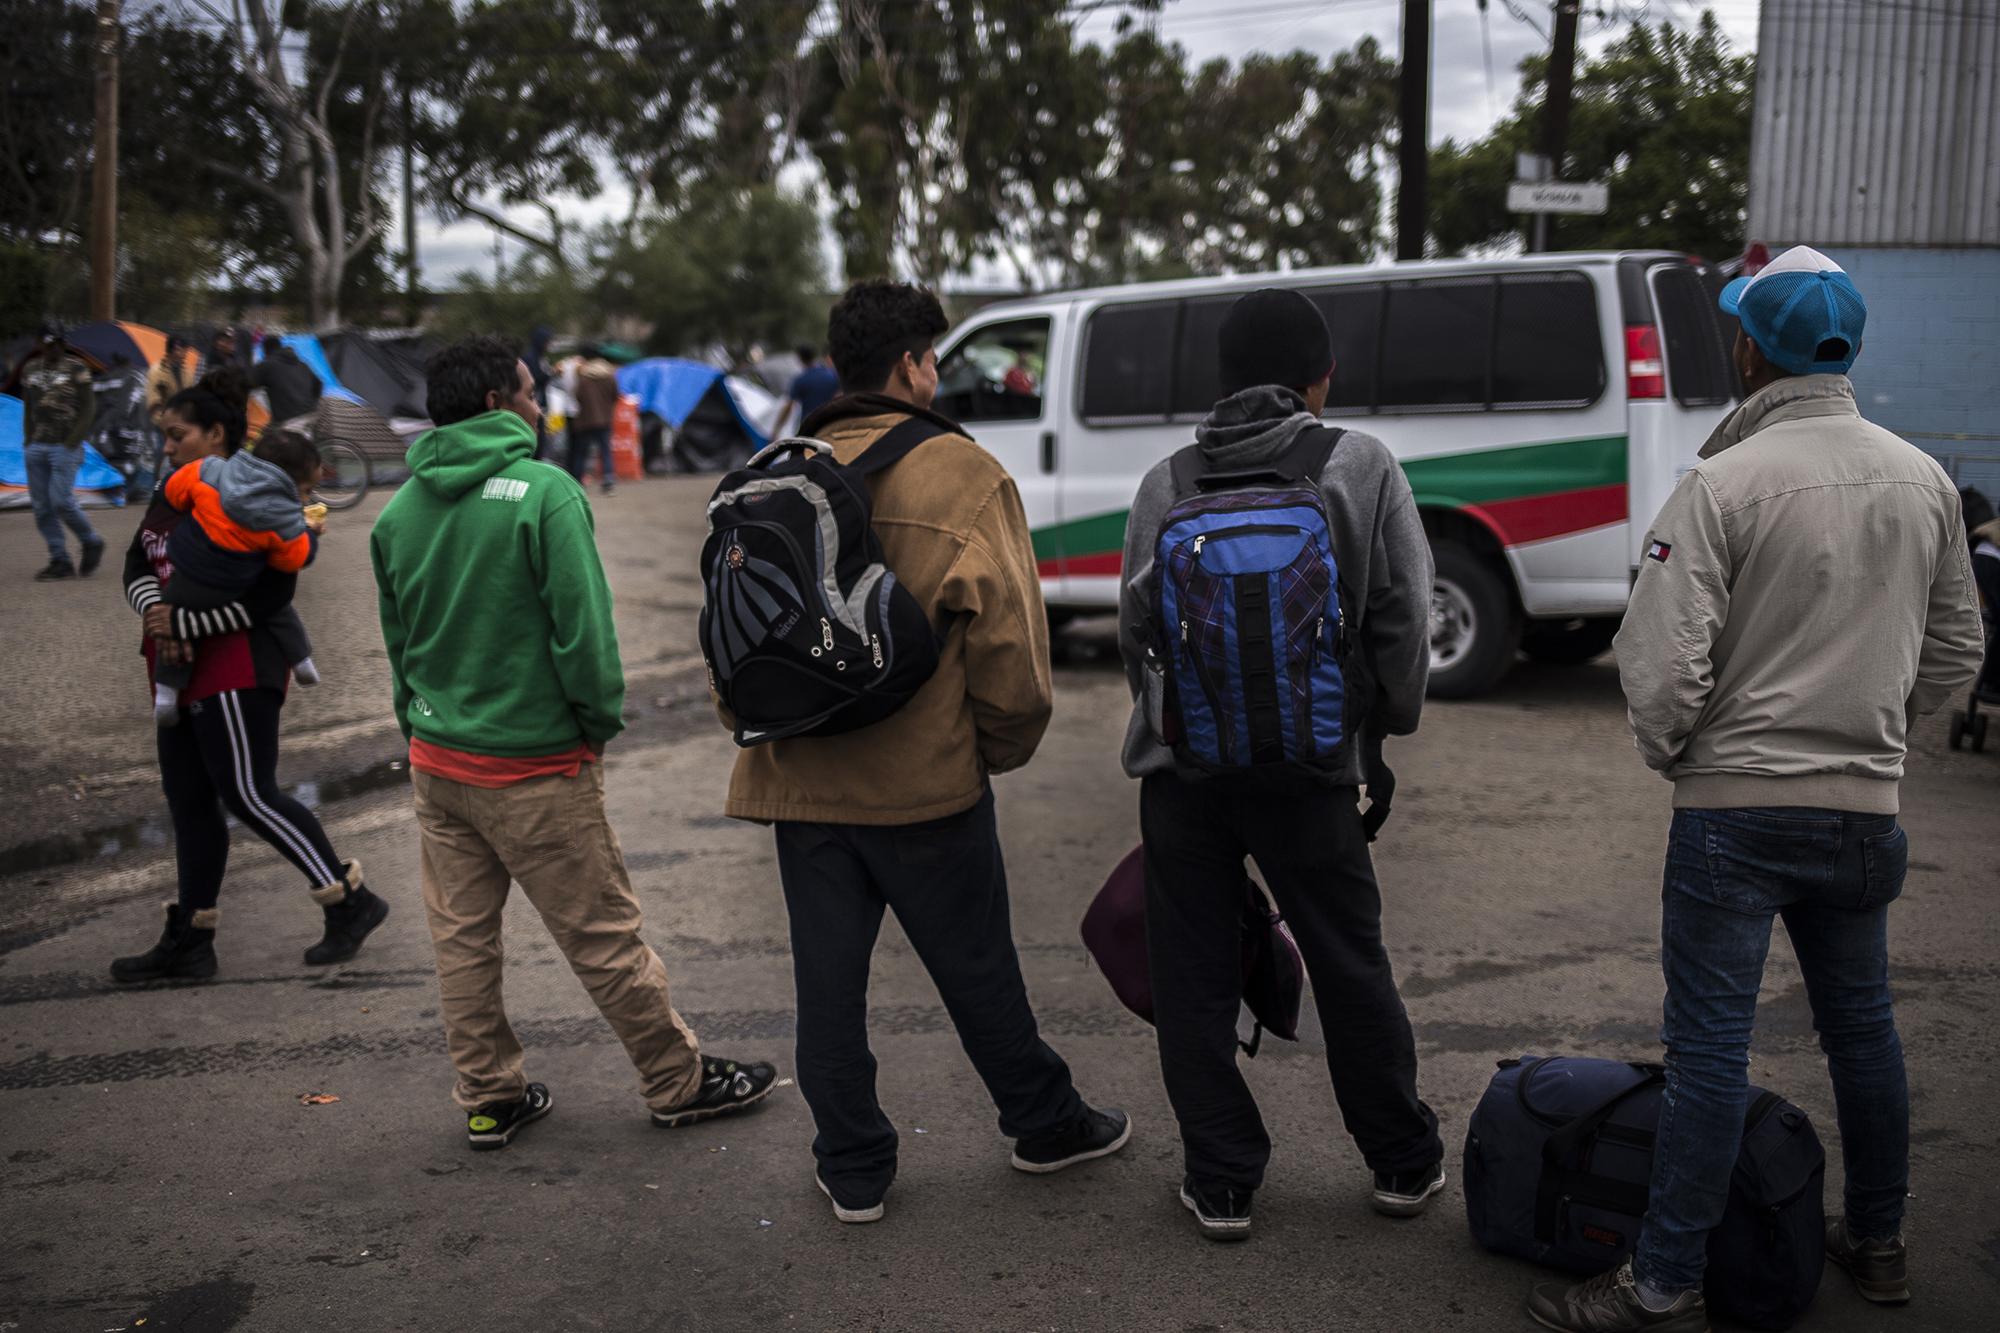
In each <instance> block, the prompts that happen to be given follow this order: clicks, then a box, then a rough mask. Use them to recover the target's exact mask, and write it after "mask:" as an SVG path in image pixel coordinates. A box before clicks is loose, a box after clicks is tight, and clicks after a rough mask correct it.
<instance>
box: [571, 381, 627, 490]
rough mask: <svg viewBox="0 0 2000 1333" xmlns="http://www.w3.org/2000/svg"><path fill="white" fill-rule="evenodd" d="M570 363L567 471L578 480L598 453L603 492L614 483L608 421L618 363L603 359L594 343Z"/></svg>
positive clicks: (612, 412)
mask: <svg viewBox="0 0 2000 1333" xmlns="http://www.w3.org/2000/svg"><path fill="white" fill-rule="evenodd" d="M578 350H579V354H580V358H581V359H579V360H578V361H577V362H576V363H575V364H574V365H572V366H571V367H570V370H569V374H568V376H567V377H566V382H565V383H564V385H563V387H564V388H565V389H567V390H568V391H569V396H570V397H571V398H572V399H574V400H575V401H576V419H575V420H573V421H571V422H570V423H569V474H570V475H571V476H572V477H575V478H576V479H577V480H578V481H579V482H581V481H582V480H583V478H584V474H585V473H587V472H588V471H589V470H590V456H591V455H592V454H593V453H594V454H596V455H597V457H598V460H599V461H598V469H599V474H600V475H599V477H598V480H599V482H600V483H601V485H602V489H603V492H604V494H606V495H609V494H611V492H612V489H613V488H614V487H615V486H616V485H617V476H616V473H615V472H614V470H613V468H612V466H611V423H612V421H613V420H614V419H615V418H616V416H617V413H618V367H616V366H614V365H612V364H611V363H610V362H609V361H606V360H605V359H604V354H603V352H602V351H600V350H599V348H598V346H597V344H596V343H585V344H584V345H583V346H582V347H581V348H580V349H578Z"/></svg>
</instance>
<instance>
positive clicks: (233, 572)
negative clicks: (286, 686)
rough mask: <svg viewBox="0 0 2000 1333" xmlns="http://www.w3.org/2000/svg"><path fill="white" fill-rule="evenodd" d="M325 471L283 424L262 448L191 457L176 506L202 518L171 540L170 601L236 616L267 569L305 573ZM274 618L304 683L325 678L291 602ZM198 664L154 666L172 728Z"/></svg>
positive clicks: (162, 709)
mask: <svg viewBox="0 0 2000 1333" xmlns="http://www.w3.org/2000/svg"><path fill="white" fill-rule="evenodd" d="M319 478H320V461H319V451H318V449H316V448H315V447H314V446H313V444H312V442H311V441H309V440H307V439H305V438H304V437H303V436H300V435H296V434H293V433H292V432H290V431H274V432H272V433H270V434H268V435H266V436H264V438H263V439H262V440H261V441H259V442H258V444H257V448H256V452H254V453H252V452H251V451H250V450H248V449H243V450H239V451H238V452H236V453H234V454H231V455H230V456H229V457H227V458H204V459H202V460H200V461H199V462H195V463H189V464H187V465H186V466H185V467H182V468H180V469H179V470H177V471H176V472H175V473H174V474H173V475H172V476H171V477H169V478H167V484H166V487H165V493H166V498H167V503H169V504H171V505H172V506H173V507H174V508H176V509H178V510H181V511H182V512H183V513H185V514H187V515H188V517H189V518H190V519H192V520H193V521H192V522H186V523H178V524H176V525H175V526H174V530H173V533H172V535H170V536H169V537H168V538H167V558H168V560H170V561H171V562H172V564H173V577H172V578H170V579H168V580H167V583H166V586H165V587H164V588H162V590H161V592H162V595H163V596H164V598H165V600H166V601H167V602H168V603H169V604H171V605H173V606H175V607H177V608H180V609H181V610H184V611H187V612H190V613H194V614H216V615H226V614H228V613H227V612H225V611H224V608H225V607H227V606H228V604H229V603H231V602H234V601H235V600H236V599H238V598H239V597H241V596H242V595H243V594H244V593H245V592H247V591H249V588H250V585H251V584H252V583H254V582H256V580H257V577H258V575H260V574H262V573H263V572H264V570H265V569H267V568H269V569H275V570H280V571H282V572H284V573H288V574H290V573H296V572H298V571H299V570H301V569H304V568H305V567H306V566H307V565H308V564H311V563H312V559H313V556H314V555H315V554H316V553H317V552H318V549H319V529H320V527H321V526H322V525H323V524H324V522H325V516H326V510H325V509H324V507H322V506H317V505H316V506H314V509H316V510H318V513H317V514H309V513H308V512H307V510H306V509H305V508H304V507H303V505H304V501H305V500H306V499H308V498H309V496H310V494H311V491H312V488H313V486H314V485H316V484H317V483H318V481H319ZM265 623H266V624H267V625H268V626H269V627H270V629H271V632H272V634H273V636H274V637H275V638H276V639H277V642H278V644H279V646H280V647H281V648H282V649H283V651H284V654H285V660H286V661H287V662H289V663H291V667H292V674H293V675H294V676H295V677H297V679H298V682H299V684H301V685H317V684H318V683H319V670H318V668H316V667H315V666H314V665H313V660H312V643H311V641H310V640H309V639H308V638H307V637H306V627H305V623H304V622H303V621H301V620H300V619H299V613H298V612H297V611H296V610H294V609H293V608H292V607H290V606H286V607H285V608H284V609H283V610H281V611H279V612H277V613H276V614H274V615H272V616H270V617H269V618H268V619H267V620H266V621H265ZM191 674H192V671H191V668H190V667H189V666H187V665H179V664H176V665H169V664H164V663H162V664H158V665H156V667H155V670H154V672H153V718H154V720H155V721H156V722H158V723H159V725H161V726H163V727H168V726H172V725H174V723H175V722H177V721H179V719H180V692H181V690H182V689H184V688H186V686H187V683H188V680H189V677H190V675H191Z"/></svg>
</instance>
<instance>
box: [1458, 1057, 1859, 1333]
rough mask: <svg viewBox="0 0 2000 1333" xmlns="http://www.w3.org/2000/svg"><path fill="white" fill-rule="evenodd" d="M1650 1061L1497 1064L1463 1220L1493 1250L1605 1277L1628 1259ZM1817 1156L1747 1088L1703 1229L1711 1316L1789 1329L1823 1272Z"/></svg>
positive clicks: (1778, 1106)
mask: <svg viewBox="0 0 2000 1333" xmlns="http://www.w3.org/2000/svg"><path fill="white" fill-rule="evenodd" d="M1665 1084H1666V1074H1665V1071H1664V1070H1663V1069H1662V1068H1661V1067H1660V1066H1659V1065H1653V1064H1627V1063H1625V1062H1624V1061H1620V1060H1582V1059H1572V1058H1570V1057H1566V1056H1543V1057H1540V1058H1536V1057H1532V1056H1523V1057H1522V1058H1521V1059H1519V1060H1502V1061H1501V1062H1500V1072H1499V1073H1497V1074H1495V1075H1494V1076H1493V1082H1492V1083H1491V1084H1489V1085H1488V1086H1487V1089H1486V1095H1485V1096H1484V1097H1482V1098H1480V1100H1479V1109H1478V1110H1476V1111H1474V1112H1473V1113H1472V1124H1471V1127H1470V1129H1469V1130H1468V1131H1467V1133H1466V1136H1465V1212H1466V1218H1467V1220H1468V1221H1469V1222H1470V1223H1471V1224H1472V1235H1473V1238H1474V1239H1476V1240H1477V1241H1478V1242H1479V1243H1480V1244H1481V1245H1484V1246H1485V1247H1486V1248H1487V1249H1489V1250H1494V1251H1496V1252H1498V1253H1500V1254H1511V1255H1516V1256H1518V1257H1520V1258H1523V1259H1532V1260H1534V1261H1535V1262H1536V1263H1542V1264H1548V1265H1550V1266H1552V1267H1555V1268H1566V1269H1569V1270H1570V1271H1572V1272H1576V1273H1601V1272H1603V1271H1604V1270H1606V1269H1608V1268H1611V1267H1613V1266H1615V1265H1616V1264H1617V1263H1618V1262H1619V1261H1620V1260H1621V1259H1622V1258H1623V1257H1624V1256H1625V1255H1627V1254H1630V1253H1631V1252H1632V1249H1633V1247H1634V1246H1635V1245H1637V1244H1638V1241H1639V1224H1640V1221H1641V1220H1642V1219H1643V1218H1644V1217H1645V1215H1646V1191H1647V1186H1648V1184H1649V1183H1650V1182H1651V1180H1652V1176H1653V1135H1654V1129H1655V1128H1656V1126H1657V1125H1658V1124H1659V1120H1660V1097H1661V1093H1662V1092H1663V1091H1664V1089H1665ZM1825 1178H1826V1152H1825V1150H1824V1149H1822V1148H1821V1147H1820V1142H1819V1135H1817V1134H1816V1133H1814V1132H1813V1127H1812V1121H1811V1120H1809V1119H1808V1118H1807V1117H1806V1113H1805V1112H1804V1111H1801V1110H1800V1109H1799V1108H1798V1107H1796V1106H1794V1105H1792V1104H1791V1103H1790V1102H1788V1101H1786V1100H1785V1099H1784V1098H1783V1097H1780V1096H1779V1095H1778V1094H1777V1093H1775V1092H1766V1091H1764V1090H1763V1089H1762V1088H1752V1089H1750V1101H1749V1105H1748V1109H1747V1111H1746V1112H1745V1114H1744V1116H1743V1146H1742V1149H1741V1151H1739V1152H1738V1154H1737V1157H1736V1170H1735V1172H1734V1174H1733V1175H1732V1176H1731V1177H1730V1181H1729V1204H1728V1207H1727V1209H1726V1210H1725V1211H1724V1212H1723V1215H1722V1222H1721V1225H1719V1226H1717V1227H1716V1229H1715V1230H1714V1231H1713V1232H1711V1233H1710V1234H1709V1238H1708V1271H1707V1277H1706V1280H1705V1282H1704V1284H1703V1291H1704V1293H1705V1295H1706V1296H1707V1298H1708V1305H1709V1308H1710V1310H1712V1311H1713V1312H1714V1313H1716V1314H1718V1315H1721V1316H1723V1317H1724V1318H1727V1319H1733V1320H1736V1321H1738V1322H1739V1323H1744V1324H1750V1325H1752V1326H1754V1327H1757V1328H1785V1327H1787V1326H1789V1325H1790V1324H1791V1322H1792V1321H1793V1320H1795V1319H1797V1318H1798V1317H1799V1315H1800V1314H1801V1313H1802V1312H1803V1311H1804V1310H1805V1308H1806V1306H1807V1305H1808V1304H1810V1303H1811V1301H1812V1298H1813V1293H1814V1292H1815V1291H1816V1290H1818V1288H1819V1278H1820V1270H1821V1269H1822V1268H1824V1267H1825V1263H1826V1254H1825V1249H1824V1246H1825V1239H1826V1238H1825V1234H1824V1233H1825V1227H1826V1223H1825V1201H1824V1193H1823V1187H1824V1184H1825Z"/></svg>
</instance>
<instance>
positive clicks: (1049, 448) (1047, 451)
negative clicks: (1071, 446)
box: [1042, 430, 1056, 472]
mask: <svg viewBox="0 0 2000 1333" xmlns="http://www.w3.org/2000/svg"><path fill="white" fill-rule="evenodd" d="M1055 470H1056V433H1055V432H1054V431H1052V430H1045V431H1043V432H1042V471H1044V472H1054V471H1055Z"/></svg>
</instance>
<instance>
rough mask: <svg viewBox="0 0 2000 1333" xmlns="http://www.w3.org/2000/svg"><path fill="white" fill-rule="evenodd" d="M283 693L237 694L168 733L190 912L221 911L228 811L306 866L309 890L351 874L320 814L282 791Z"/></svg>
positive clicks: (166, 776)
mask: <svg viewBox="0 0 2000 1333" xmlns="http://www.w3.org/2000/svg"><path fill="white" fill-rule="evenodd" d="M283 706H284V696H283V695H282V694H280V693H279V692H278V691H276V690H230V691H227V692H226V693H223V694H216V695H211V696H209V697H208V698H206V699H202V700H200V701H198V702H196V703H194V704H191V705H189V706H188V707H187V708H186V709H184V710H183V711H182V714H181V722H180V725H179V726H173V727H161V728H160V729H159V738H160V742H159V743H160V779H161V782H162V783H163V784H164V785H165V787H166V792H167V808H168V809H169V810H170V811H171V812H172V813H173V818H174V853H175V856H176V858H177V859H178V861H179V865H180V902H181V906H183V907H185V908H186V909H187V910H188V911H190V912H198V911H202V910H204V909H206V908H211V907H214V906H215V900H216V898H217V897H218V896H219V895H220V894H221V892H222V876H223V872H224V871H225V870H226V869H227V868H228V865H229V824H228V821H227V820H225V819H224V818H223V813H222V812H223V810H224V809H225V808H227V809H228V811H229V813H230V814H232V815H235V816H236V818H237V819H239V820H241V821H242V823H243V824H244V826H245V827H247V828H248V829H250V830H251V831H252V832H253V833H255V834H256V835H257V836H258V837H260V838H262V839H263V840H264V841H265V842H268V843H270V844H271V846H273V847H275V848H277V850H278V852H279V854H280V855H282V856H283V857H284V858H285V859H286V860H287V861H290V862H291V863H292V864H293V865H295V866H297V867H298V868H299V873H301V874H302V875H304V876H305V877H306V883H307V885H308V886H309V887H311V888H315V889H319V888H324V887H326V886H328V885H331V884H335V883H337V882H339V881H340V879H341V877H342V874H343V870H342V866H341V862H340V858H339V857H338V856H337V855H336V854H335V853H334V850H333V844H331V843H329V842H328V841H327V840H326V830H324V829H322V828H321V827H320V826H319V820H317V819H315V818H313V815H312V812H311V811H309V810H307V809H306V808H305V807H304V806H302V805H300V804H299V803H298V802H297V801H295V800H293V799H292V798H291V797H289V796H287V795H285V793H284V792H283V791H281V790H279V788H278V717H279V712H280V710H281V709H282V708H283Z"/></svg>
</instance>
